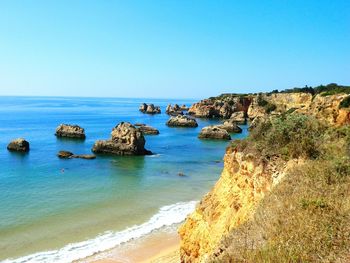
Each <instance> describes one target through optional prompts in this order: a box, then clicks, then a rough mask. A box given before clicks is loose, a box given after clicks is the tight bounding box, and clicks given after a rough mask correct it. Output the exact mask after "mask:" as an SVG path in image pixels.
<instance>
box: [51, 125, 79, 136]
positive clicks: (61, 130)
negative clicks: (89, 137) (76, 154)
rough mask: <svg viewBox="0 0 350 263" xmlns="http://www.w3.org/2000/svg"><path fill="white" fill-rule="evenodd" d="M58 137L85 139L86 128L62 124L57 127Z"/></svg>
mask: <svg viewBox="0 0 350 263" xmlns="http://www.w3.org/2000/svg"><path fill="white" fill-rule="evenodd" d="M55 135H56V136H57V137H68V138H77V139H85V130H84V129H83V128H82V127H80V126H78V125H70V124H60V125H59V126H58V127H57V128H56V133H55Z"/></svg>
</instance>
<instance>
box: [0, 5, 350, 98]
mask: <svg viewBox="0 0 350 263" xmlns="http://www.w3.org/2000/svg"><path fill="white" fill-rule="evenodd" d="M329 82H337V83H339V84H346V85H348V84H350V1H349V0H345V1H340V0H339V1H337V0H329V1H325V0H314V1H312V0H300V1H299V0H293V1H292V0H291V1H283V0H276V1H260V0H259V1H243V0H242V1H234V0H227V1H220V0H212V1H204V0H197V1H194V0H158V1H152V0H147V1H146V0H145V1H133V0H127V1H124V0H123V1H122V0H120V1H118V0H115V1H107V0H95V1H88V0H83V1H77V0H74V1H70V0H69V1H63V0H60V1H58V0H57V1H34V0H26V1H25V0H23V1H17V0H1V1H0V95H44V96H46V95H60V96H102V97H163V98H164V97H176V98H186V97H187V98H203V97H208V96H212V95H216V94H220V93H223V92H257V91H270V90H273V89H284V88H290V87H295V86H304V85H305V84H307V85H312V86H314V85H318V84H326V83H329Z"/></svg>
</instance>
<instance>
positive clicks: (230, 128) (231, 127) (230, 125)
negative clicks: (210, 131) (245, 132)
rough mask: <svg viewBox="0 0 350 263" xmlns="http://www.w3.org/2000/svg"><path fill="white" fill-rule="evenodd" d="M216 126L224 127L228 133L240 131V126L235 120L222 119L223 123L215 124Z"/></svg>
mask: <svg viewBox="0 0 350 263" xmlns="http://www.w3.org/2000/svg"><path fill="white" fill-rule="evenodd" d="M216 126H217V127H218V128H221V129H224V130H226V131H227V132H229V133H241V132H242V128H241V127H239V126H238V125H237V123H236V121H235V120H233V119H229V120H227V121H224V123H223V124H219V125H216Z"/></svg>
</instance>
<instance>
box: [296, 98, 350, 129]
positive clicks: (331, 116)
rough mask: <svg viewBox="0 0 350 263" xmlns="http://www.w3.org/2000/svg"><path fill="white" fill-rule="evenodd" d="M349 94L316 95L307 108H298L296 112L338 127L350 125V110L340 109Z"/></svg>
mask: <svg viewBox="0 0 350 263" xmlns="http://www.w3.org/2000/svg"><path fill="white" fill-rule="evenodd" d="M348 96H349V95H348V94H344V93H342V94H336V95H329V96H323V95H322V94H320V95H316V96H315V97H314V99H313V100H312V103H310V105H309V106H308V107H306V108H298V109H296V110H295V112H298V113H304V114H311V115H313V116H315V117H316V118H317V119H319V120H321V121H323V122H325V123H328V124H331V125H336V126H341V125H345V124H350V108H349V107H347V108H340V103H341V101H342V100H343V99H345V98H346V97H348Z"/></svg>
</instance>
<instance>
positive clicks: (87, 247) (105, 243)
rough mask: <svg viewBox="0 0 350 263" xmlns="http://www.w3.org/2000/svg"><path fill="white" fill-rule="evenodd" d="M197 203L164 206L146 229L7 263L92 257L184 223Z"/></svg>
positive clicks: (141, 227) (140, 227)
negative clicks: (153, 232)
mask: <svg viewBox="0 0 350 263" xmlns="http://www.w3.org/2000/svg"><path fill="white" fill-rule="evenodd" d="M196 203H197V202H196V201H190V202H183V203H176V204H173V205H168V206H163V207H162V208H160V210H159V212H158V213H157V214H155V215H154V216H152V217H151V218H150V220H148V221H147V222H146V223H143V224H142V225H135V226H132V227H130V228H127V229H125V230H123V231H120V232H111V231H110V232H106V233H104V234H102V235H99V236H97V237H96V238H94V239H89V240H86V241H82V242H78V243H71V244H68V245H66V246H65V247H63V248H61V249H58V250H51V251H44V252H39V253H35V254H31V255H28V256H24V257H21V258H17V259H6V260H4V261H2V262H3V263H24V262H26V263H27V262H33V263H37V262H40V263H43V262H45V263H46V262H56V263H66V262H72V261H73V260H77V259H81V258H85V257H88V256H91V255H93V254H95V253H97V252H101V251H105V250H108V249H111V248H113V247H115V246H117V245H119V244H122V243H124V242H127V241H129V240H131V239H136V238H140V237H142V236H145V235H147V234H149V233H151V232H152V231H154V230H156V229H160V228H162V227H165V226H170V225H173V224H178V223H181V222H182V221H183V220H185V218H186V216H187V215H188V214H190V213H191V212H192V211H194V209H195V206H196Z"/></svg>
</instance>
